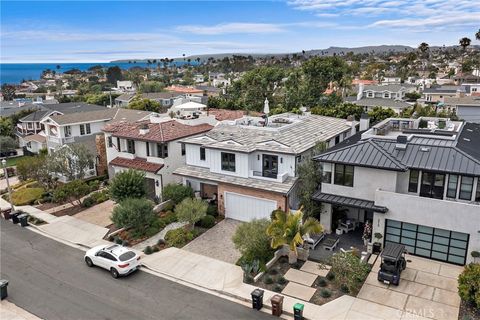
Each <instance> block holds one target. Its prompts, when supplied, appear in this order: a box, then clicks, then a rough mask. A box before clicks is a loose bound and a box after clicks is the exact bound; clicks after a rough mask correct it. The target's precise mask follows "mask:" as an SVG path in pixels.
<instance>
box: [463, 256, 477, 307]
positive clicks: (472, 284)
mask: <svg viewBox="0 0 480 320" xmlns="http://www.w3.org/2000/svg"><path fill="white" fill-rule="evenodd" d="M458 294H459V295H460V298H462V300H464V301H466V302H467V303H471V304H473V305H474V306H476V307H477V308H480V264H479V263H470V264H469V265H467V266H465V269H464V270H463V272H462V273H461V274H460V276H459V277H458Z"/></svg>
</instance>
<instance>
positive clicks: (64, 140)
mask: <svg viewBox="0 0 480 320" xmlns="http://www.w3.org/2000/svg"><path fill="white" fill-rule="evenodd" d="M47 140H48V141H50V142H53V143H57V144H61V145H63V144H65V143H72V142H74V141H75V139H74V138H73V137H65V138H59V137H55V136H47Z"/></svg>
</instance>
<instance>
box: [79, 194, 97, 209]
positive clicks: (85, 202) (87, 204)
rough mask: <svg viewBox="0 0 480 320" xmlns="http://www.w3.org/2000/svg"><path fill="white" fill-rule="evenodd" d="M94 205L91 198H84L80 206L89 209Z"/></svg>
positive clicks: (94, 202)
mask: <svg viewBox="0 0 480 320" xmlns="http://www.w3.org/2000/svg"><path fill="white" fill-rule="evenodd" d="M94 204H96V201H95V200H94V199H93V198H92V197H86V198H85V199H83V201H82V206H84V207H85V208H90V207H91V206H93V205H94Z"/></svg>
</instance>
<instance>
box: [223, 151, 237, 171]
mask: <svg viewBox="0 0 480 320" xmlns="http://www.w3.org/2000/svg"><path fill="white" fill-rule="evenodd" d="M221 157H222V170H223V171H231V172H235V154H234V153H226V152H222V154H221Z"/></svg>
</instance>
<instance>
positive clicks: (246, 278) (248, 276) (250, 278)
mask: <svg viewBox="0 0 480 320" xmlns="http://www.w3.org/2000/svg"><path fill="white" fill-rule="evenodd" d="M253 280H254V279H253V277H252V276H251V275H249V274H246V275H245V283H248V284H250V283H253Z"/></svg>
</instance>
